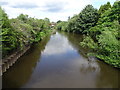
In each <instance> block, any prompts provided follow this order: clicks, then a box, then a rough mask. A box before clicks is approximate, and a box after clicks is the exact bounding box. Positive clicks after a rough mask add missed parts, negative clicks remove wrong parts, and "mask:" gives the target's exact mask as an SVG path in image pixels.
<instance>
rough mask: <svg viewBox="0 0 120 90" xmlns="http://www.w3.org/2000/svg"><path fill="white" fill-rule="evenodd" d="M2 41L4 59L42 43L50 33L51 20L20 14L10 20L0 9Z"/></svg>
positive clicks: (0, 34) (0, 39)
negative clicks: (28, 46)
mask: <svg viewBox="0 0 120 90" xmlns="http://www.w3.org/2000/svg"><path fill="white" fill-rule="evenodd" d="M0 16H1V17H0V28H1V30H2V32H1V33H0V36H2V38H0V41H1V42H2V44H1V45H0V47H2V58H4V57H6V56H7V55H9V54H11V53H13V52H14V51H16V50H23V49H24V48H25V47H26V46H27V45H30V44H32V43H33V42H38V41H40V40H41V39H42V38H43V37H44V36H46V35H47V34H48V33H49V32H50V20H49V19H48V18H45V19H36V18H31V17H29V16H28V15H24V14H20V15H19V16H18V17H17V18H13V19H9V18H8V16H7V14H6V13H5V12H4V10H2V8H0Z"/></svg>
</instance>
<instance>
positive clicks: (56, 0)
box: [0, 0, 116, 22]
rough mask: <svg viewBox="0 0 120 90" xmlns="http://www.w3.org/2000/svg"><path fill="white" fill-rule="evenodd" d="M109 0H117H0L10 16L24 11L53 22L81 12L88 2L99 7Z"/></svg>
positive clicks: (110, 0) (112, 1) (64, 19)
mask: <svg viewBox="0 0 120 90" xmlns="http://www.w3.org/2000/svg"><path fill="white" fill-rule="evenodd" d="M108 1H109V2H110V3H111V5H113V3H114V2H115V1H116V0H0V6H1V7H2V8H3V9H4V10H5V12H6V13H7V14H8V16H9V18H16V17H17V16H19V15H20V14H21V13H23V14H27V15H29V16H30V17H34V18H39V19H44V18H46V17H47V18H49V19H50V21H51V22H52V21H54V22H56V21H58V20H62V21H66V20H67V19H68V17H69V16H70V17H72V16H73V15H75V14H79V13H80V11H81V10H82V9H83V8H84V7H85V6H86V5H88V4H91V5H93V6H94V7H95V8H97V9H99V7H100V6H101V5H103V4H105V3H107V2H108Z"/></svg>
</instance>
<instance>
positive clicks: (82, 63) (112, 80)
mask: <svg viewBox="0 0 120 90" xmlns="http://www.w3.org/2000/svg"><path fill="white" fill-rule="evenodd" d="M78 37H80V38H78ZM81 40H82V35H79V34H72V33H65V32H64V33H62V32H56V33H55V34H52V35H50V36H47V37H45V38H44V39H43V40H42V41H41V42H39V43H36V44H34V45H33V46H32V47H31V48H30V49H29V50H28V52H27V53H26V54H24V55H23V56H22V57H20V58H19V60H18V62H17V63H16V64H14V66H13V67H12V68H10V69H9V70H8V71H7V72H6V73H4V75H3V88H85V87H87V88H118V87H119V86H118V84H119V82H118V81H119V75H120V71H119V70H118V69H115V68H112V67H111V66H110V65H107V64H105V63H103V62H101V61H99V60H96V59H92V60H88V58H87V57H85V56H84V54H83V53H85V52H86V51H85V50H84V49H82V47H80V46H79V42H80V41H81ZM90 59H91V58H90ZM111 72H112V73H111ZM101 79H102V81H101ZM71 81H72V82H71Z"/></svg>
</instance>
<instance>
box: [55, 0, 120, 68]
mask: <svg viewBox="0 0 120 90" xmlns="http://www.w3.org/2000/svg"><path fill="white" fill-rule="evenodd" d="M56 28H57V29H58V30H62V31H66V32H73V33H74V32H75V33H80V34H84V40H83V41H82V42H80V46H82V47H85V48H88V49H90V52H89V53H88V55H92V56H96V57H97V58H99V59H101V60H103V61H104V62H106V63H108V64H110V65H112V66H114V67H119V68H120V1H116V2H115V3H114V4H113V6H111V5H110V2H108V3H107V4H104V5H102V6H101V7H100V9H99V10H97V9H95V8H94V7H93V6H92V5H87V6H86V7H85V9H83V10H82V11H81V12H80V13H79V14H78V15H75V16H73V17H72V18H70V19H69V20H68V21H67V22H62V21H61V22H59V23H58V24H57V27H56Z"/></svg>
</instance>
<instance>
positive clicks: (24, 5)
mask: <svg viewBox="0 0 120 90" xmlns="http://www.w3.org/2000/svg"><path fill="white" fill-rule="evenodd" d="M11 7H13V8H21V9H31V8H37V7H38V6H37V5H36V4H34V3H17V4H16V5H13V6H11Z"/></svg>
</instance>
